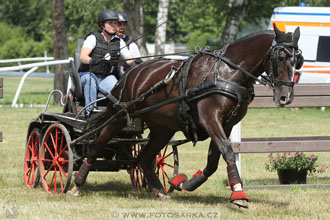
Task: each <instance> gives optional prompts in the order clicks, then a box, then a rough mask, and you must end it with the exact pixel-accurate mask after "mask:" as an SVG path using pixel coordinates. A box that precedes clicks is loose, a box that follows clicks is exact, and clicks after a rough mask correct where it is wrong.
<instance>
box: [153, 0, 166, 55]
mask: <svg viewBox="0 0 330 220" xmlns="http://www.w3.org/2000/svg"><path fill="white" fill-rule="evenodd" d="M167 14H168V0H159V5H158V13H157V29H156V36H155V55H160V54H164V53H165V40H166V23H167Z"/></svg>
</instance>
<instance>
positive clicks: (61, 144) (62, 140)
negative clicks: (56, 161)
mask: <svg viewBox="0 0 330 220" xmlns="http://www.w3.org/2000/svg"><path fill="white" fill-rule="evenodd" d="M64 139H65V137H64V134H63V133H62V136H61V143H60V150H59V151H60V154H59V156H60V155H61V153H62V152H63V151H62V147H63V142H64ZM64 147H65V146H64Z"/></svg>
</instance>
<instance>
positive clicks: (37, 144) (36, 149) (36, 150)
mask: <svg viewBox="0 0 330 220" xmlns="http://www.w3.org/2000/svg"><path fill="white" fill-rule="evenodd" d="M38 146H39V140H38V141H37V142H36V144H35V146H34V151H33V153H34V154H33V155H37V156H38V149H39V148H38Z"/></svg>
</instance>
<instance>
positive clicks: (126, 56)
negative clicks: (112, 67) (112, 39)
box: [120, 39, 134, 66]
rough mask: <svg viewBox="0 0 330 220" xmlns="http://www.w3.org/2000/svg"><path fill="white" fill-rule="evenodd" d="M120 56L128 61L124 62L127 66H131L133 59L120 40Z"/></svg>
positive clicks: (123, 42)
mask: <svg viewBox="0 0 330 220" xmlns="http://www.w3.org/2000/svg"><path fill="white" fill-rule="evenodd" d="M120 48H121V49H120V56H121V57H122V58H124V59H130V60H126V64H127V65H129V66H130V65H132V64H133V63H134V59H133V58H134V57H133V55H132V53H131V52H130V51H129V50H128V49H127V46H126V44H125V41H124V40H123V39H120Z"/></svg>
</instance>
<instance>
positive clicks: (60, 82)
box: [52, 0, 68, 104]
mask: <svg viewBox="0 0 330 220" xmlns="http://www.w3.org/2000/svg"><path fill="white" fill-rule="evenodd" d="M63 1H64V0H53V2H52V6H53V40H54V41H53V48H54V58H55V60H64V59H68V42H67V38H66V30H65V15H64V5H63V3H64V2H63ZM65 73H68V65H67V64H59V65H56V68H55V76H54V89H58V90H60V91H61V92H62V93H63V94H65V91H66V82H67V76H66V75H65ZM54 101H55V103H56V104H58V103H59V102H60V96H59V94H58V93H55V96H54Z"/></svg>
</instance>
